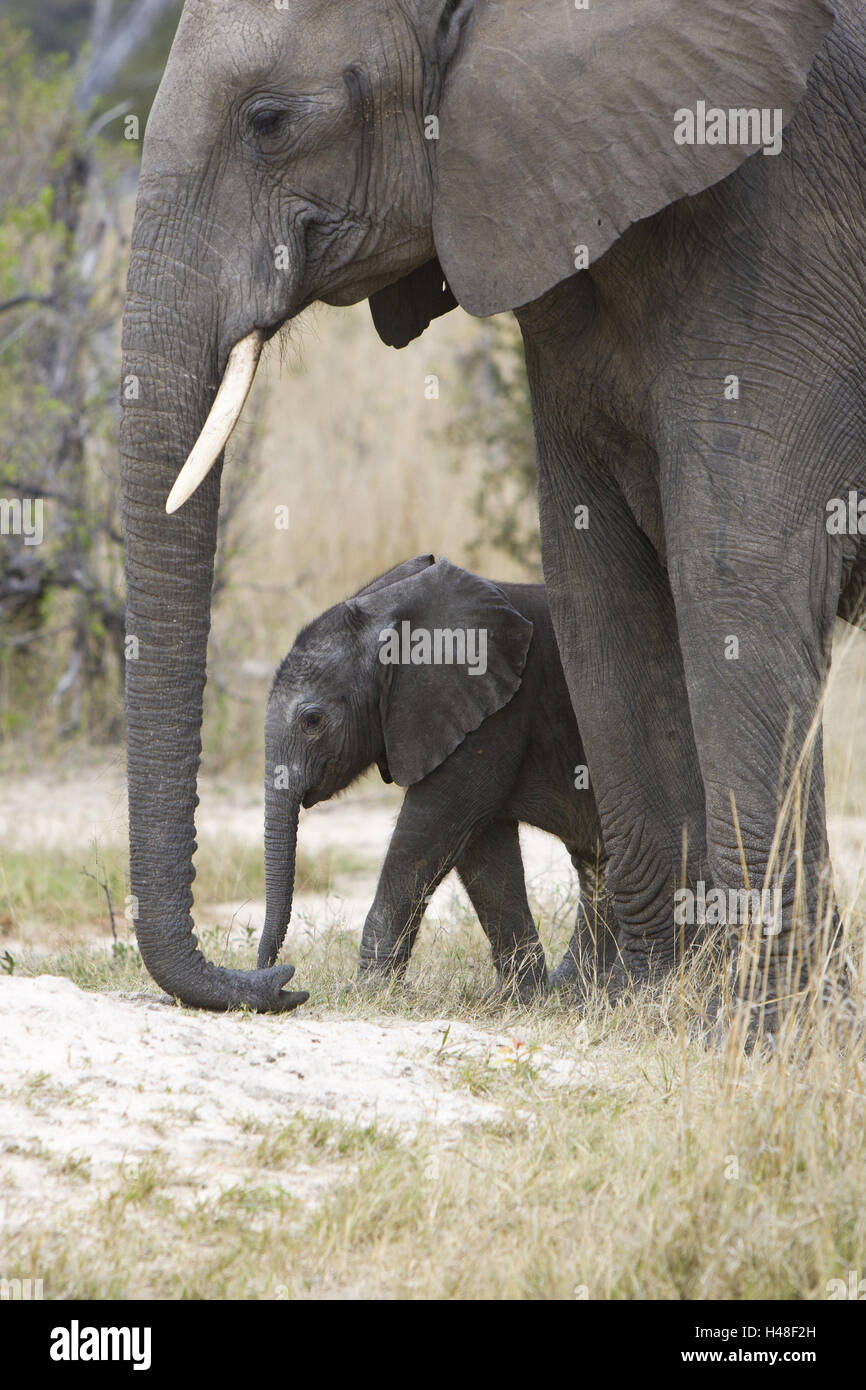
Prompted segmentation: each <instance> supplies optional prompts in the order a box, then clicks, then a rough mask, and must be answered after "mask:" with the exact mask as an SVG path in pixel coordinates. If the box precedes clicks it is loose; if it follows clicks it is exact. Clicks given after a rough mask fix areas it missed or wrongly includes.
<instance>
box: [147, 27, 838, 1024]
mask: <svg viewBox="0 0 866 1390" xmlns="http://www.w3.org/2000/svg"><path fill="white" fill-rule="evenodd" d="M829 22H830V17H829V14H828V12H827V10H826V8H825V6H824V5H823V4H822V3H821V2H820V0H706V2H705V3H703V4H700V5H697V4H695V0H603V2H602V0H599V2H598V3H596V0H591V3H590V6H589V8H588V9H586V10H580V9H576V8H575V7H574V5H573V4H572V3H571V2H570V0H557V3H556V4H555V5H554V4H550V3H545V4H541V3H538V4H536V5H529V4H526V3H524V0H368V2H367V3H365V0H352V3H349V0H188V3H187V5H186V7H185V9H184V12H183V15H182V18H181V22H180V27H179V29H178V33H177V37H176V39H175V43H174V46H173V48H172V52H171V56H170V58H169V61H168V65H167V67H166V71H165V75H164V78H163V82H162V85H161V87H160V90H159V93H158V95H157V99H156V102H155V104H154V107H153V111H152V113H151V117H150V121H149V123H148V129H147V134H146V138H145V145H144V153H143V160H142V169H141V183H140V190H139V197H138V206H137V210H136V218H135V227H134V231H133V239H132V259H131V265H130V272H129V283H128V291H127V302H126V312H125V318H124V367H123V374H124V392H123V396H124V414H123V424H122V433H121V449H122V461H123V507H124V526H125V532H126V547H127V593H128V633H129V636H130V638H134V639H135V643H134V644H130V655H131V656H132V657H134V658H135V659H131V660H130V661H129V663H128V679H127V721H128V751H129V798H130V839H131V873H132V891H133V894H134V895H135V899H136V901H137V935H138V941H139V944H140V947H141V952H142V956H143V958H144V961H145V964H146V965H147V967H148V969H149V970H150V972H151V974H152V975H153V976H154V978H155V979H156V980H157V981H158V982H159V983H160V984H161V985H162V986H163V987H164V988H165V989H166V990H168V991H169V992H170V993H172V994H174V995H176V996H179V997H180V998H181V999H183V1000H184V1001H185V1002H187V1003H190V1004H197V1005H202V1006H207V1007H212V1008H227V1007H232V1006H236V1005H240V1004H247V1005H249V1006H251V1007H253V1008H259V1009H280V1008H287V1007H291V1006H293V1005H294V1004H295V1003H297V1002H298V1000H299V998H301V997H303V996H299V995H296V994H290V993H288V992H286V991H284V990H283V989H282V986H283V985H284V984H285V982H286V980H287V979H288V972H289V970H290V967H287V966H280V967H275V968H274V969H271V970H261V971H252V972H249V973H246V972H236V971H227V970H222V969H218V968H216V967H215V966H213V965H210V964H209V963H208V962H206V961H205V959H204V958H203V956H202V955H201V953H200V952H199V950H198V947H197V944H196V940H195V937H194V935H193V932H192V919H191V916H190V909H191V906H192V893H191V883H192V878H193V868H192V856H193V852H194V849H195V841H194V811H195V805H196V792H195V788H196V773H197V768H198V762H199V754H200V726H201V714H202V691H203V687H204V680H205V657H206V647H207V638H208V630H209V625H210V589H211V578H212V567H213V554H214V547H215V542H216V525H217V509H218V504H219V478H220V471H221V462H222V449H223V446H224V444H225V441H226V439H227V438H228V435H229V433H230V432H231V429H232V427H233V425H234V422H235V421H236V419H237V416H238V414H239V411H240V408H241V406H242V404H243V400H244V398H245V396H246V394H247V392H248V390H249V386H250V383H251V381H252V377H253V374H254V372H255V367H256V362H257V360H258V356H259V352H260V350H261V346H262V344H263V343H264V342H265V341H266V340H267V339H268V338H269V337H270V336H271V335H272V334H273V333H275V332H276V330H277V329H278V328H279V327H280V325H282V324H283V323H285V322H286V321H287V320H288V319H290V318H292V317H293V316H294V315H295V314H297V313H298V312H299V311H300V310H301V309H303V308H304V307H305V306H306V305H308V304H310V303H312V302H313V301H314V300H324V301H326V302H328V303H332V304H349V303H354V302H356V301H357V300H360V299H362V298H364V297H368V296H369V297H370V298H371V304H372V308H373V316H374V320H375V322H376V326H377V328H378V329H379V332H380V334H381V336H382V337H383V338H384V340H385V341H386V342H390V343H392V344H394V345H397V346H400V345H402V344H404V343H406V342H408V341H409V339H410V338H412V337H414V336H416V335H417V334H418V333H420V332H422V331H423V329H424V327H425V326H426V325H427V323H428V322H429V321H430V319H431V318H432V317H434V316H435V315H436V314H439V313H443V312H445V311H446V310H447V309H449V308H451V307H453V305H454V304H455V302H456V301H459V302H460V303H462V304H463V305H464V306H465V307H466V308H467V309H469V310H470V312H472V313H475V314H489V313H493V312H497V311H499V310H501V309H506V308H511V307H514V306H516V305H520V304H523V303H526V302H527V301H530V300H532V299H534V298H537V297H538V296H539V295H541V294H542V293H543V292H544V291H546V290H547V289H549V288H550V287H551V286H552V285H554V284H556V283H557V282H558V281H560V280H562V279H564V278H566V277H568V276H569V275H571V274H573V273H574V268H575V257H576V248H579V247H585V248H586V252H585V255H586V257H587V258H588V260H590V261H591V260H592V259H594V258H595V257H597V256H599V255H601V254H602V253H603V252H604V251H605V250H606V248H607V247H608V246H610V244H611V243H612V242H613V241H614V240H615V239H616V238H617V237H618V236H619V235H620V234H621V233H622V232H623V231H624V230H625V228H626V227H627V226H628V225H629V224H630V223H632V222H634V221H635V220H637V219H638V218H642V217H646V216H648V215H649V214H651V213H653V212H655V211H656V210H658V209H659V208H661V207H662V206H664V205H665V204H667V203H669V202H671V201H672V200H674V199H675V198H679V197H681V196H682V195H683V194H688V193H696V192H698V191H699V190H700V189H702V188H705V187H706V186H707V185H708V184H710V183H713V182H716V181H717V180H718V179H720V178H722V177H724V176H725V175H726V174H728V173H730V172H731V170H732V169H734V168H735V166H736V165H737V164H738V163H739V162H740V160H742V159H743V158H744V157H745V156H746V155H748V154H750V153H751V152H752V151H753V150H754V149H755V148H756V146H755V144H754V143H752V144H751V145H745V146H739V147H738V146H734V145H731V144H715V145H712V144H707V143H703V144H701V143H697V144H689V143H678V140H677V138H675V133H676V131H677V129H678V126H677V119H676V112H677V110H678V108H686V109H691V110H692V111H695V110H696V109H697V103H698V102H701V101H703V102H709V103H711V104H718V105H723V106H724V107H726V108H728V107H730V108H735V107H736V108H756V109H758V110H759V111H760V109H762V108H768V109H769V111H770V112H772V111H774V110H776V109H781V110H782V111H783V112H784V116H785V117H787V115H788V114H789V112H790V110H791V108H792V106H793V104H794V102H795V101H796V100H797V98H798V97H799V96H800V95H801V93H802V91H803V88H804V83H805V76H806V72H807V69H808V66H809V63H810V61H811V57H812V55H813V53H814V50H815V48H816V46H817V44H818V42H819V41H820V37H821V34H822V33H823V32H824V30H825V29H826V27H827V25H828V23H829ZM746 125H748V122H746ZM752 133H753V134H756V135H757V138H758V139H759V138H760V135H759V134H758V133H757V132H752ZM581 254H583V253H579V254H578V259H577V263H578V264H582V263H583V262H582V260H581V259H580V255H581ZM446 281H447V285H446V283H445V282H446ZM448 286H450V288H448ZM452 291H453V293H452ZM455 296H456V299H455ZM220 383H222V386H220ZM185 460H187V462H186V464H185V462H184V461H185ZM167 502H168V513H167V507H166V504H167Z"/></svg>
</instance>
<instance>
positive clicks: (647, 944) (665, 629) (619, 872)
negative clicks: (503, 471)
mask: <svg viewBox="0 0 866 1390" xmlns="http://www.w3.org/2000/svg"><path fill="white" fill-rule="evenodd" d="M539 455H540V457H539V475H540V476H539V504H540V516H541V535H542V553H543V559H544V574H545V580H546V582H547V588H548V596H549V601H550V609H551V614H552V617H553V622H554V626H555V629H556V636H557V641H558V644H559V650H560V655H561V657H562V663H563V667H564V669H565V674H566V678H567V681H568V687H569V691H570V693H571V699H572V704H573V705H574V710H575V715H576V717H577V720H578V724H579V726H580V730H581V734H582V737H583V743H584V747H585V749H586V755H587V760H588V766H589V775H590V783H591V785H592V787H593V789H594V792H595V796H596V801H597V804H598V810H599V815H600V818H601V825H602V834H603V838H604V845H605V850H606V853H607V855H608V867H607V887H608V890H609V893H610V896H611V900H612V902H613V905H614V909H615V912H616V917H617V921H618V923H619V927H620V929H621V930H620V933H619V945H620V952H621V960H622V963H623V964H624V966H625V967H626V968H627V969H628V971H629V972H630V973H631V974H633V975H637V976H645V975H646V974H647V973H648V972H649V969H650V966H651V965H654V966H663V967H666V966H669V965H670V964H671V963H672V962H673V960H674V959H675V956H676V952H677V946H678V942H679V941H682V940H683V939H684V937H683V934H682V933H679V935H678V932H677V930H676V928H675V925H674V892H675V889H676V888H677V887H678V886H680V885H682V884H685V885H692V886H694V884H695V883H696V881H697V880H698V879H699V878H701V877H702V876H703V873H704V854H705V835H704V793H703V786H702V784H701V779H700V772H699V768H698V761H697V754H696V750H695V745H694V739H693V736H692V727H691V721H690V718H689V708H688V700H687V696H686V687H685V679H684V674H683V668H682V658H681V655H680V650H679V645H678V641H677V627H676V617H675V613H674V605H673V599H672V596H671V591H670V587H669V585H668V581H667V576H666V574H665V571H664V569H663V567H662V565H661V564H660V562H659V558H658V555H657V553H656V551H655V549H654V547H653V545H652V544H651V542H650V541H649V539H648V538H647V536H646V535H645V534H644V532H643V531H642V530H641V529H640V527H639V526H638V524H637V522H636V520H635V518H634V516H633V515H632V513H631V511H630V510H629V508H628V506H627V505H626V502H625V500H624V498H623V496H622V494H621V492H620V491H619V489H618V488H617V486H616V485H615V483H614V482H613V480H612V479H611V478H610V476H609V475H608V474H607V473H606V472H605V471H604V469H603V468H601V467H596V466H593V465H592V464H587V465H586V466H583V465H582V464H581V463H580V461H579V460H578V461H575V460H574V458H573V457H569V456H568V455H567V453H566V452H565V450H564V449H562V450H561V452H559V453H557V451H556V450H555V449H553V450H550V451H548V450H546V448H545V440H544V437H543V435H542V437H541V438H540V440H539ZM576 508H586V510H585V511H580V512H579V513H577V519H578V520H579V521H580V522H581V523H585V524H582V525H581V527H580V529H577V528H576V527H575V519H576V512H575V509H576ZM687 935H688V934H687V933H686V936H687ZM615 973H616V972H615Z"/></svg>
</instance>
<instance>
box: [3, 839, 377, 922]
mask: <svg viewBox="0 0 866 1390" xmlns="http://www.w3.org/2000/svg"><path fill="white" fill-rule="evenodd" d="M195 863H196V881H195V894H196V898H197V900H198V901H199V902H204V903H221V902H232V901H237V900H245V899H256V898H258V899H261V898H263V897H264V895H265V867H264V855H263V852H262V850H261V848H260V847H259V846H257V845H250V844H247V843H244V842H241V841H237V840H234V841H232V840H228V841H226V840H223V841H221V842H219V844H217V843H215V842H213V841H212V842H211V843H210V844H208V845H203V846H202V848H201V849H200V850H199V851H198V853H197V854H196V859H195ZM372 867H373V866H372V865H371V864H369V863H368V861H367V860H365V859H362V858H361V857H360V856H358V855H355V854H353V853H351V852H350V851H345V852H338V851H336V850H332V849H327V850H325V851H322V852H321V853H319V854H316V855H311V854H307V853H305V852H304V851H303V850H300V851H299V852H298V857H297V871H296V892H298V893H305V892H306V893H321V892H325V891H326V890H327V889H328V888H329V887H330V885H331V884H332V883H333V881H334V879H335V877H337V876H338V875H341V874H353V873H361V872H366V871H368V870H369V869H370V868H372ZM106 883H107V885H108V888H109V891H110V893H111V900H112V904H113V907H114V914H115V920H116V925H117V929H118V933H119V935H121V936H123V935H124V933H125V931H126V925H127V924H126V922H125V921H124V911H125V908H124V903H125V898H126V895H127V893H128V892H129V887H128V871H127V852H126V849H125V848H121V847H120V846H116V847H115V846H109V847H107V848H106V847H100V848H99V849H98V850H96V849H95V848H94V847H91V848H90V849H87V850H84V849H82V850H67V849H54V850H51V851H50V852H48V853H46V852H44V851H41V850H15V851H12V852H5V853H4V852H2V851H0V940H2V937H3V935H4V934H7V935H11V934H12V933H13V932H14V931H15V930H16V928H18V927H19V926H20V925H22V924H23V923H26V922H30V921H37V922H45V923H50V924H51V925H52V926H54V927H57V928H60V929H61V930H63V931H64V932H68V933H70V934H74V933H75V932H76V931H77V930H79V929H80V928H81V927H82V926H83V925H86V924H94V923H99V924H102V925H103V926H104V928H105V930H106V931H107V930H108V929H109V914H108V905H107V899H106V894H105V888H104V887H103V885H104V884H106Z"/></svg>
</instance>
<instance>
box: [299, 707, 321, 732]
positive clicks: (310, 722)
mask: <svg viewBox="0 0 866 1390" xmlns="http://www.w3.org/2000/svg"><path fill="white" fill-rule="evenodd" d="M324 722H325V716H324V715H323V714H322V712H321V710H317V709H308V710H306V711H305V713H304V714H302V715H301V728H302V729H303V731H304V733H305V734H315V733H317V732H318V730H319V729H321V728H322V725H323V724H324Z"/></svg>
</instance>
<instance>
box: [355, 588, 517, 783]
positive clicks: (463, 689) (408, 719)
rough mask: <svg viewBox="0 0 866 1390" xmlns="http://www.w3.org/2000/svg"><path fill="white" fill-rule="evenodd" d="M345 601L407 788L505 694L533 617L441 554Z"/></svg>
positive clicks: (390, 762)
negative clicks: (375, 674)
mask: <svg viewBox="0 0 866 1390" xmlns="http://www.w3.org/2000/svg"><path fill="white" fill-rule="evenodd" d="M348 606H349V608H350V609H351V610H352V611H353V614H354V615H355V618H356V619H357V620H358V621H359V623H360V624H362V626H363V630H364V631H365V634H366V637H365V640H366V641H367V642H368V643H369V646H370V656H371V660H372V661H373V662H375V663H376V665H377V668H378V671H379V679H380V692H381V693H380V698H379V709H380V713H381V718H382V731H383V734H384V739H385V760H386V766H387V769H388V772H389V774H390V776H391V778H393V780H394V781H395V782H397V783H399V785H400V786H402V787H408V786H410V785H411V784H412V783H413V782H419V781H420V780H421V778H422V777H426V776H427V775H428V773H430V772H432V771H433V769H434V768H436V767H438V766H439V764H440V763H442V762H444V761H445V759H446V758H447V757H448V756H449V754H450V753H453V752H454V749H455V748H457V747H458V745H459V744H460V743H462V742H463V740H464V738H465V737H466V735H467V734H468V733H471V732H472V730H473V729H477V728H478V727H479V725H480V724H482V723H483V722H484V720H485V719H487V718H488V716H489V715H491V714H494V713H495V712H496V710H498V709H501V708H502V707H503V705H506V704H507V703H508V701H509V700H510V699H511V697H512V695H513V694H514V692H515V691H516V690H517V688H518V686H519V685H520V679H521V674H522V671H523V667H524V665H525V663H526V655H527V652H528V651H529V644H530V641H531V640H532V623H531V622H529V620H528V619H527V618H524V616H523V614H522V613H519V612H518V611H517V609H516V608H515V607H514V605H513V604H512V603H510V602H509V600H508V598H507V597H506V595H505V594H504V593H503V591H502V590H501V589H500V588H499V587H498V586H497V585H496V584H491V583H490V581H489V580H487V579H480V578H479V577H478V575H475V574H469V573H468V572H467V571H466V570H462V569H458V568H457V566H456V565H452V564H449V562H448V561H447V560H437V562H436V564H435V565H430V566H429V567H428V568H425V569H423V570H421V571H419V572H418V573H417V574H415V575H413V576H411V577H410V578H408V579H403V580H401V581H400V582H398V583H396V584H391V585H388V586H387V587H386V588H382V589H376V590H374V591H373V592H371V593H369V594H365V595H363V596H361V597H359V598H354V599H349V601H348Z"/></svg>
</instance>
